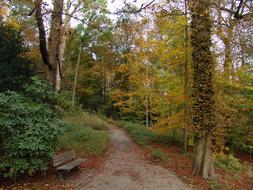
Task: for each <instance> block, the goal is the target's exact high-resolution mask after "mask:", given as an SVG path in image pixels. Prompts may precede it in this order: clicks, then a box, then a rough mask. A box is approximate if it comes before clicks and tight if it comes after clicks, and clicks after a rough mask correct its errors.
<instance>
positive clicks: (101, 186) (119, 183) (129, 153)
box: [78, 126, 190, 190]
mask: <svg viewBox="0 0 253 190" xmlns="http://www.w3.org/2000/svg"><path fill="white" fill-rule="evenodd" d="M110 132H111V140H112V145H113V147H112V150H111V153H110V155H109V157H108V159H107V160H106V161H105V165H104V167H103V169H102V171H100V172H98V173H96V175H94V177H92V178H91V179H90V181H89V182H88V183H87V184H86V185H84V186H81V187H80V186H79V188H78V189H82V190H88V189H89V190H190V188H189V187H187V186H186V185H185V184H184V183H183V182H182V181H180V179H178V178H177V177H176V176H175V175H174V174H173V173H171V172H170V171H168V170H166V169H164V168H163V167H161V166H158V165H154V164H151V163H149V162H148V161H145V159H144V158H143V153H142V151H141V150H140V148H139V147H138V146H137V145H136V144H134V143H133V141H132V140H131V139H130V138H129V137H128V136H127V135H126V134H125V132H124V131H123V130H122V129H120V128H118V127H114V126H111V128H110Z"/></svg>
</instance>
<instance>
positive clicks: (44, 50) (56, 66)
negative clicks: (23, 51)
mask: <svg viewBox="0 0 253 190" xmlns="http://www.w3.org/2000/svg"><path fill="white" fill-rule="evenodd" d="M42 3H43V1H42V0H36V1H35V9H36V13H35V16H36V20H37V25H38V29H39V43H40V52H41V55H42V60H43V62H44V64H45V65H46V66H47V71H46V78H47V80H48V81H50V82H51V83H52V85H53V86H54V88H55V89H56V90H60V83H61V64H60V44H61V40H62V39H61V36H62V32H61V27H62V11H63V0H54V2H53V6H54V8H53V13H52V18H51V28H50V34H49V38H48V42H47V40H46V32H45V27H44V23H43V16H42Z"/></svg>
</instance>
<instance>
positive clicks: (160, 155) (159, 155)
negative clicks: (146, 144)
mask: <svg viewBox="0 0 253 190" xmlns="http://www.w3.org/2000/svg"><path fill="white" fill-rule="evenodd" d="M152 157H153V159H154V160H157V161H159V160H167V159H168V157H167V155H166V154H165V153H164V152H163V150H161V149H160V148H154V149H153V150H152Z"/></svg>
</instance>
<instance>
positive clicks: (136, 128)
mask: <svg viewBox="0 0 253 190" xmlns="http://www.w3.org/2000/svg"><path fill="white" fill-rule="evenodd" d="M122 128H124V129H125V130H126V131H127V133H129V134H130V135H131V136H132V137H133V139H134V141H135V142H136V143H138V144H140V145H148V144H149V143H151V142H154V141H155V139H156V137H157V134H155V133H154V132H153V131H151V130H149V128H147V127H145V126H143V125H140V124H136V123H130V122H124V123H123V124H122Z"/></svg>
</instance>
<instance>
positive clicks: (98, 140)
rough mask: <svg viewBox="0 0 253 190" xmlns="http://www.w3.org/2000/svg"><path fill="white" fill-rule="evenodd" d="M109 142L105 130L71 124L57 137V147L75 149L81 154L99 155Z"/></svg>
mask: <svg viewBox="0 0 253 190" xmlns="http://www.w3.org/2000/svg"><path fill="white" fill-rule="evenodd" d="M108 142H109V137H108V134H107V133H106V132H105V131H96V130H94V129H91V128H88V127H85V126H78V125H72V126H71V127H70V128H69V130H68V131H67V132H65V133H64V135H62V136H61V138H60V139H59V147H58V148H59V149H63V150H75V151H76V152H78V153H80V154H81V155H83V156H97V155H101V154H102V153H104V152H105V151H106V150H107V147H108Z"/></svg>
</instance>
